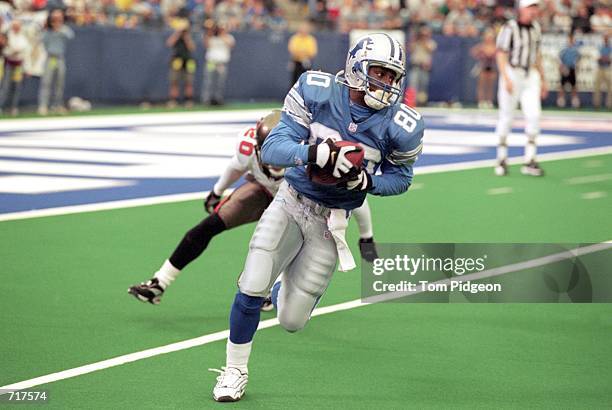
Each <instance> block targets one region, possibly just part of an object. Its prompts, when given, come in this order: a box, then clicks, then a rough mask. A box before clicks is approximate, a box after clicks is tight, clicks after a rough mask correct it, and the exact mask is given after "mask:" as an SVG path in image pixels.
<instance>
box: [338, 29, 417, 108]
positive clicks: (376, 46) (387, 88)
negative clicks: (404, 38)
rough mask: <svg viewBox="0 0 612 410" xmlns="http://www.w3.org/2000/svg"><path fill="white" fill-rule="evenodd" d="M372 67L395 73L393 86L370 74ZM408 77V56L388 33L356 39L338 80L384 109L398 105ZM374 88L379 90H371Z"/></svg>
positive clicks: (371, 106) (366, 100)
mask: <svg viewBox="0 0 612 410" xmlns="http://www.w3.org/2000/svg"><path fill="white" fill-rule="evenodd" d="M372 66H378V67H385V68H388V69H390V70H392V71H394V72H395V73H396V75H395V80H394V81H393V83H392V84H391V85H388V84H385V83H383V82H381V81H380V80H378V79H376V78H374V77H372V76H370V75H368V70H369V68H370V67H372ZM405 75H406V63H405V53H404V50H403V47H402V45H401V44H400V42H399V41H397V40H395V39H393V38H392V37H391V36H389V35H388V34H384V33H375V34H368V35H366V36H363V37H361V38H359V39H358V40H357V43H355V45H354V46H353V47H352V48H351V49H350V50H349V52H348V55H347V57H346V64H345V68H344V70H343V71H340V72H339V73H338V74H336V81H338V82H339V83H340V84H343V85H346V86H347V87H350V88H352V89H354V90H359V91H364V92H365V93H366V95H365V102H366V104H367V105H368V106H369V107H370V108H374V109H376V110H381V109H383V108H385V107H389V106H390V105H393V104H395V103H396V102H397V101H398V100H399V98H400V97H401V96H402V92H403V89H402V88H403V87H402V83H403V80H404V77H405ZM371 86H374V87H375V88H376V90H375V91H373V90H371V89H370V88H371Z"/></svg>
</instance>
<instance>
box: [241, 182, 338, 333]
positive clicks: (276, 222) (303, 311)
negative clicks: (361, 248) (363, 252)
mask: <svg viewBox="0 0 612 410" xmlns="http://www.w3.org/2000/svg"><path fill="white" fill-rule="evenodd" d="M327 215H329V209H328V208H325V207H323V206H321V205H317V204H316V203H314V202H313V201H310V200H309V199H306V198H304V197H302V196H301V195H298V194H297V192H296V191H295V190H294V189H293V188H291V187H289V185H288V184H287V182H283V183H282V185H281V187H280V189H279V191H278V193H277V194H276V196H275V197H274V201H273V202H272V203H271V204H270V206H268V208H267V209H266V211H265V212H264V213H263V215H262V217H261V219H260V220H259V222H258V223H257V227H256V228H255V232H254V233H253V237H252V238H251V243H250V245H249V253H248V255H247V258H246V262H245V266H244V271H243V272H242V275H241V276H240V279H239V281H238V287H239V288H240V291H241V292H242V293H244V294H246V295H250V296H261V297H265V296H267V295H268V292H269V291H270V287H271V286H272V284H273V283H274V281H275V280H276V278H277V277H278V275H279V274H280V273H281V272H284V274H283V278H282V285H281V289H280V293H279V295H278V306H277V308H278V319H279V321H280V324H281V326H283V327H284V328H285V329H286V330H288V331H290V332H295V331H297V330H300V329H302V328H303V327H304V326H305V325H306V322H308V320H309V319H310V313H311V312H312V310H313V309H314V307H315V306H316V304H317V302H318V300H319V297H320V296H321V295H323V293H324V292H325V289H327V286H328V284H329V281H330V280H331V278H332V274H333V272H334V270H335V268H336V262H337V259H338V252H337V250H336V243H335V242H334V239H333V237H332V236H331V234H330V232H329V230H328V228H327V221H326V216H327Z"/></svg>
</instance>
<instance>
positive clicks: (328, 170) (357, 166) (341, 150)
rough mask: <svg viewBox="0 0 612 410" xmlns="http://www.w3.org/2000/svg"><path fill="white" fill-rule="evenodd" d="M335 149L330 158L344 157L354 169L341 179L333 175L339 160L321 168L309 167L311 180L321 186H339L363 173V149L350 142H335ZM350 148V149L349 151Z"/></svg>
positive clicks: (334, 160)
mask: <svg viewBox="0 0 612 410" xmlns="http://www.w3.org/2000/svg"><path fill="white" fill-rule="evenodd" d="M333 145H334V149H332V150H331V152H330V157H333V156H339V155H342V156H343V157H344V158H346V159H347V160H348V161H349V162H350V164H351V165H352V168H351V169H350V170H349V171H348V172H346V173H343V174H341V175H340V177H339V178H337V177H335V176H334V175H333V173H334V169H335V168H336V161H337V160H338V159H339V158H333V159H332V160H330V161H328V162H327V164H326V165H325V166H324V167H320V166H318V165H317V164H310V165H308V176H309V178H310V179H311V180H312V181H313V182H315V183H317V184H321V185H337V184H341V183H344V182H347V181H348V180H350V179H352V178H354V177H355V176H356V175H358V174H359V172H360V171H361V167H362V165H363V157H364V155H365V153H364V150H363V147H362V146H361V145H359V144H358V143H356V142H350V141H334V143H333ZM347 148H348V149H347Z"/></svg>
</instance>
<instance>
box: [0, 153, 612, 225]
mask: <svg viewBox="0 0 612 410" xmlns="http://www.w3.org/2000/svg"><path fill="white" fill-rule="evenodd" d="M603 154H612V147H598V148H586V149H579V150H573V151H564V152H551V153H547V154H541V155H539V156H538V158H539V160H540V161H555V160H559V159H571V158H582V157H589V156H594V155H603ZM508 162H509V163H510V164H520V163H522V157H515V158H510V159H509V160H508ZM494 163H495V160H479V161H470V162H458V163H454V164H444V165H429V166H424V167H420V168H419V167H417V168H415V174H416V175H425V174H436V173H439V172H448V171H463V170H468V169H477V168H486V167H492V166H493V165H494ZM417 189H418V188H417ZM205 194H206V192H203V193H202V192H192V193H185V194H174V195H162V196H154V197H147V198H137V199H125V200H120V201H110V202H102V203H96V204H85V205H71V206H63V207H58V208H50V209H37V210H32V211H21V212H11V213H6V214H3V215H0V222H3V221H12V220H16V219H29V218H40V217H45V216H57V215H67V214H75V213H81V212H95V211H106V210H109V209H117V208H132V207H136V206H145V205H156V204H164V203H170V202H181V201H191V200H194V199H199V198H204V195H205Z"/></svg>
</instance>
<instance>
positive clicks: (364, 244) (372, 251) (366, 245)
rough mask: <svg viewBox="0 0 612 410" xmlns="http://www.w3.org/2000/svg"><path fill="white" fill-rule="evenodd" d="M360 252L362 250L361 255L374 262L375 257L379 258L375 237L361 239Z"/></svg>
mask: <svg viewBox="0 0 612 410" xmlns="http://www.w3.org/2000/svg"><path fill="white" fill-rule="evenodd" d="M359 252H361V257H362V258H363V259H365V260H366V261H368V262H370V263H373V262H374V259H378V252H376V243H375V242H374V238H361V239H359Z"/></svg>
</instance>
